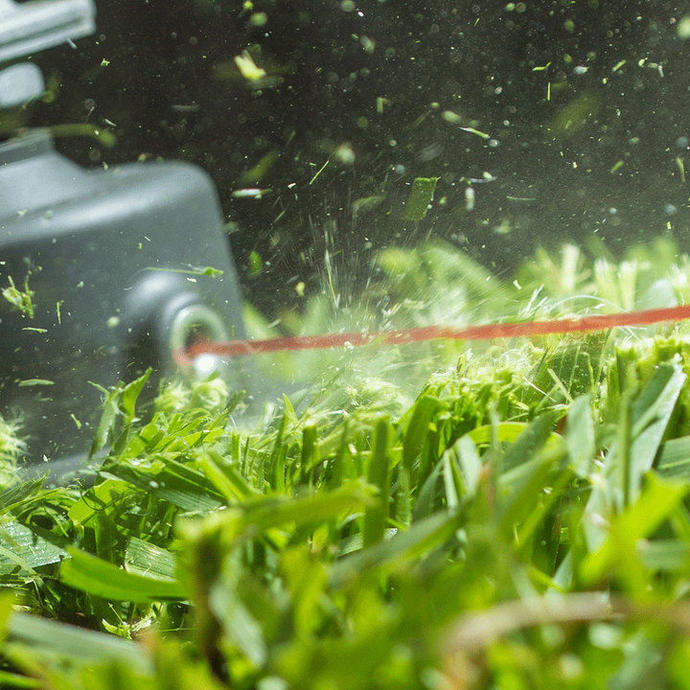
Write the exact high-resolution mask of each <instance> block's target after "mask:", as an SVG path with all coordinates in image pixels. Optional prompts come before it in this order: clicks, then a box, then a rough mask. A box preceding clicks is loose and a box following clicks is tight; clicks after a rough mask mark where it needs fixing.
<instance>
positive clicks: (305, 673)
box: [0, 206, 690, 690]
mask: <svg viewBox="0 0 690 690" xmlns="http://www.w3.org/2000/svg"><path fill="white" fill-rule="evenodd" d="M420 208H421V206H420ZM420 212H421V211H420ZM378 262H379V267H380V268H381V271H380V272H379V274H380V275H381V276H382V277H381V278H380V279H379V282H378V283H376V284H374V285H372V286H370V288H369V289H368V290H367V295H365V296H362V298H361V299H360V300H355V301H353V304H355V305H356V306H353V307H351V308H350V309H342V308H338V309H336V307H335V306H334V304H333V303H332V301H329V299H328V298H327V297H325V296H320V297H317V298H314V299H312V300H311V301H310V302H309V303H308V304H307V305H306V307H305V309H304V312H303V313H302V314H301V315H297V314H294V313H286V314H285V319H284V321H283V328H284V330H283V332H282V334H283V335H290V334H295V333H305V332H306V333H309V332H312V333H313V332H318V331H319V330H322V329H323V326H324V324H328V325H329V326H330V327H332V328H334V329H338V328H342V329H345V328H350V329H352V328H353V327H354V329H355V330H356V329H357V328H360V327H361V328H370V327H376V328H387V327H392V328H404V327H410V326H424V325H428V324H430V323H435V322H443V323H447V324H449V325H453V326H462V325H466V324H468V323H478V322H487V321H490V320H497V319H499V318H509V319H514V320H517V319H538V318H541V319H545V318H558V317H565V316H577V315H583V314H592V313H607V312H615V311H620V310H622V309H649V308H662V307H669V306H674V305H677V304H684V303H687V302H688V301H689V299H688V298H689V297H690V294H689V293H690V260H688V258H687V257H686V256H684V255H680V256H679V255H678V254H677V251H676V248H675V247H674V246H673V245H672V244H670V243H669V242H668V241H666V240H664V241H661V240H659V241H657V242H656V243H654V244H652V245H649V246H646V247H636V248H634V249H632V250H631V251H630V252H629V253H628V255H627V256H626V257H625V258H624V260H623V261H622V262H618V263H616V262H614V261H613V260H612V259H611V258H610V257H608V256H607V255H606V253H605V252H604V251H603V250H601V251H600V252H599V253H598V254H596V255H594V256H589V255H585V254H584V253H583V252H582V251H581V250H579V249H578V248H576V247H574V246H567V247H565V248H563V250H562V251H561V252H560V253H559V254H556V255H551V254H548V253H546V252H540V253H539V254H538V255H537V256H536V257H535V259H534V260H533V261H532V262H530V263H529V264H527V265H526V266H525V267H524V268H523V269H521V270H520V272H519V273H518V275H517V276H516V277H515V281H514V282H512V277H511V279H510V280H505V281H503V280H498V279H496V278H495V277H493V276H490V275H489V274H487V273H486V272H485V271H484V269H483V268H481V267H480V266H478V265H475V264H473V263H472V262H471V261H470V260H469V259H467V257H465V256H463V255H462V254H460V253H457V252H455V251H454V250H451V249H449V248H448V247H444V246H442V245H439V244H431V245H427V246H424V247H421V248H419V249H417V250H415V251H407V250H402V249H395V250H393V249H391V250H387V251H386V252H384V253H383V254H382V255H380V256H379V258H378ZM384 296H386V299H389V300H390V301H389V302H387V303H386V304H388V305H389V306H388V307H386V310H385V312H386V313H385V314H384V315H383V316H382V310H381V304H382V299H383V297H384ZM396 305H397V306H396ZM506 309H510V310H511V311H510V313H506ZM247 322H248V324H249V327H250V329H251V331H252V333H253V334H254V335H255V336H256V337H266V336H270V335H277V334H276V333H274V332H272V331H271V329H270V328H269V327H268V324H266V323H265V322H264V321H263V320H262V319H261V317H260V315H258V314H256V313H255V312H251V311H248V319H247ZM687 332H688V325H687V324H685V323H678V324H676V325H675V326H674V325H666V326H658V327H650V326H647V327H644V328H635V329H632V328H620V329H617V330H615V331H611V332H604V333H594V334H589V335H575V334H574V335H572V336H569V337H567V338H559V337H554V336H548V337H541V338H538V339H534V340H532V341H527V340H524V339H523V340H513V341H498V342H493V343H477V344H474V345H472V346H471V347H470V346H469V345H468V344H458V343H443V342H437V343H424V344H420V345H415V346H412V345H411V346H406V347H396V348H389V349H384V348H379V349H365V351H363V352H361V353H355V352H346V353H343V352H336V351H325V352H303V353H282V354H281V355H275V356H273V355H272V356H268V355H264V356H259V357H257V358H256V366H257V368H258V370H259V371H263V373H264V375H265V376H266V377H268V376H272V377H273V378H274V379H276V378H277V377H278V376H279V375H282V376H284V377H285V378H286V379H290V380H291V381H292V382H293V393H291V394H290V396H289V397H286V398H284V400H283V401H282V402H281V403H280V404H277V405H274V406H273V407H271V406H268V407H267V409H266V411H265V414H264V415H263V416H262V417H261V418H260V419H259V420H258V421H255V422H254V423H253V426H251V427H250V426H249V422H242V424H244V427H240V426H237V423H238V420H239V422H241V420H242V416H241V415H240V408H241V406H242V404H243V403H242V401H241V395H239V394H237V392H234V391H228V389H227V387H226V385H225V384H224V383H223V380H222V379H221V378H215V379H211V380H209V381H204V382H200V383H193V384H184V383H180V382H176V383H171V384H170V385H168V386H167V387H166V388H165V389H163V390H162V391H161V393H160V395H159V396H158V398H157V400H156V402H155V403H154V404H153V405H152V406H148V407H146V406H142V405H140V404H139V405H138V404H137V399H138V395H139V392H140V390H141V389H142V386H143V384H144V380H143V379H142V380H140V381H135V382H132V383H130V384H128V385H126V386H125V385H122V386H120V387H118V388H115V389H113V390H110V391H106V392H105V393H104V396H105V400H104V412H103V418H102V421H101V424H100V425H99V426H98V429H97V433H96V435H95V439H94V452H99V453H101V454H103V453H104V454H106V456H107V457H106V460H105V462H104V463H103V464H102V466H99V467H97V468H96V469H95V470H94V479H93V481H92V482H91V483H89V484H87V485H84V486H81V485H79V484H73V485H70V486H66V487H60V488H49V487H48V486H46V485H45V484H44V483H43V482H42V481H41V480H31V481H20V480H18V479H17V473H16V471H15V467H16V466H17V463H18V462H20V459H21V454H22V450H23V446H22V444H21V440H20V439H19V438H18V435H19V436H20V435H21V430H19V431H18V429H17V423H15V422H14V421H12V423H10V421H9V420H6V421H5V422H3V423H2V424H0V458H1V459H2V463H3V468H4V471H3V472H2V473H1V474H0V481H1V482H2V490H1V491H0V515H1V516H2V521H1V522H0V531H1V532H2V542H1V545H0V579H1V582H2V585H3V589H4V595H3V596H2V597H0V632H1V634H2V637H1V640H2V641H1V653H2V666H1V667H0V685H2V687H8V688H12V687H15V688H75V689H78V688H84V689H87V688H88V689H93V688H104V689H106V688H108V689H111V688H112V689H113V690H115V689H116V688H136V687H147V688H211V689H213V688H230V687H231V688H258V689H259V690H282V689H288V688H295V689H304V688H307V689H308V688H314V689H319V690H322V689H325V688H329V689H330V688H342V689H343V690H353V689H354V690H356V689H358V688H361V689H365V688H366V689H370V688H380V689H383V688H396V689H399V688H427V689H428V688H439V689H445V688H480V687H501V688H508V687H510V688H534V687H536V688H552V687H559V688H561V687H563V688H568V687H572V688H582V687H606V686H611V687H615V688H636V687H640V686H642V685H645V686H648V687H688V675H687V669H688V668H690V641H689V640H690V635H689V633H690V603H689V602H688V598H687V591H688V586H687V583H688V582H689V581H690V513H689V512H688V500H689V499H688V495H689V491H690V393H689V391H690V389H689V388H688V373H689V372H690V339H688V336H687ZM262 357H263V358H262ZM307 372H308V375H307ZM295 382H297V384H300V382H301V386H302V388H300V389H299V390H295ZM298 387H299V386H298Z"/></svg>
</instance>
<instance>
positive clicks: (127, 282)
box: [0, 0, 244, 473]
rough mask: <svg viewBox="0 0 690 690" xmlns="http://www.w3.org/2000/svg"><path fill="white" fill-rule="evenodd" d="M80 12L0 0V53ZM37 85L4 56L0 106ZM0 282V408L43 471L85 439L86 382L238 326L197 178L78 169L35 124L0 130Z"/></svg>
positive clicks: (212, 198)
mask: <svg viewBox="0 0 690 690" xmlns="http://www.w3.org/2000/svg"><path fill="white" fill-rule="evenodd" d="M93 14H94V9H93V5H92V4H91V2H83V1H81V0H78V1H73V0H57V1H52V2H48V3H44V2H30V3H24V4H21V5H15V4H14V3H13V2H8V0H0V61H2V60H7V59H10V58H15V57H18V56H20V55H28V54H29V53H32V52H34V51H35V50H37V49H43V48H46V47H48V46H49V45H53V44H54V43H56V42H59V41H64V40H66V39H68V38H74V37H76V36H77V35H83V34H84V33H88V32H89V31H90V30H92V28H93V22H92V18H93ZM68 20H69V21H68ZM51 22H53V23H52V24H51ZM51 27H52V29H53V30H54V31H53V32H52V33H51ZM68 27H71V30H72V31H73V32H74V33H72V34H70V31H68V30H67V28H68ZM51 37H52V39H53V40H51ZM56 38H57V40H55V39H56ZM8 75H9V76H8ZM42 88H43V84H42V78H41V76H40V73H37V70H36V68H35V66H34V65H32V64H29V63H27V64H26V65H22V64H15V65H13V66H11V67H7V68H5V69H4V70H3V71H0V107H13V106H16V105H17V104H19V103H21V102H23V101H26V100H28V99H30V98H32V97H35V96H37V95H39V94H40V92H41V90H42ZM0 290H2V296H1V297H0V328H1V329H2V337H1V338H0V414H2V415H3V416H5V417H9V418H11V417H15V416H18V417H20V418H21V419H22V421H23V432H24V433H25V434H26V436H27V437H28V439H27V440H28V456H29V459H30V461H32V462H40V461H41V460H42V458H43V456H46V457H47V458H48V459H49V460H50V466H49V467H50V469H51V471H53V472H57V473H62V472H64V471H65V470H67V469H69V468H71V467H72V466H74V465H75V464H76V462H77V461H78V460H80V459H81V458H83V457H84V456H85V455H86V454H87V453H88V450H89V448H90V444H91V438H92V435H93V425H94V422H95V421H97V418H98V414H99V408H100V398H101V393H100V392H99V390H98V388H97V387H95V386H93V385H91V383H90V382H93V383H96V384H98V385H100V386H106V387H107V386H110V385H113V384H115V383H116V382H117V381H118V380H130V379H132V378H134V377H135V376H136V375H137V374H140V373H141V372H142V371H143V370H144V369H145V368H146V367H148V366H151V367H153V368H154V371H155V372H156V374H157V375H165V374H168V373H171V372H172V371H173V370H174V368H175V362H174V358H173V353H174V352H175V351H177V350H179V349H180V348H181V347H184V346H185V345H186V344H187V342H188V341H191V340H192V339H193V338H195V337H199V336H200V337H205V338H208V339H212V340H218V339H226V338H232V337H240V338H241V337H243V336H244V331H243V326H242V320H241V301H240V296H239V292H238V287H237V280H236V273H235V269H234V266H233V262H232V259H231V256H230V254H229V249H228V243H227V238H226V236H225V232H224V228H223V222H222V217H221V213H220V209H219V204H218V200H217V196H216V192H215V189H214V187H213V184H212V183H211V181H210V179H209V177H208V176H207V175H206V174H205V173H204V172H203V171H201V170H200V169H198V168H196V167H194V166H192V165H187V164H183V163H135V164H128V165H122V166H118V167H115V168H111V169H109V170H90V171H87V170H84V169H82V168H80V167H79V166H77V165H75V164H74V163H72V162H71V161H69V160H68V159H66V158H65V157H63V156H61V155H59V154H58V153H57V152H56V151H55V149H54V148H53V143H52V140H51V137H50V135H49V133H48V132H46V131H33V132H31V133H29V134H27V135H25V136H20V137H16V138H13V139H9V140H5V141H1V142H0ZM238 377H239V378H240V380H238V381H237V384H238V385H239V386H243V382H242V380H241V374H238Z"/></svg>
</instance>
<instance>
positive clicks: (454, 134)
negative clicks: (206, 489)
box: [26, 0, 690, 313]
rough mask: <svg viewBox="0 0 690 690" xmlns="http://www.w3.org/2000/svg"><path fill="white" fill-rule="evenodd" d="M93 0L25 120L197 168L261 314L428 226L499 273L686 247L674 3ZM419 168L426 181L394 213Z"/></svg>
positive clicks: (683, 93)
mask: <svg viewBox="0 0 690 690" xmlns="http://www.w3.org/2000/svg"><path fill="white" fill-rule="evenodd" d="M97 7H98V18H97V22H98V28H99V35H97V36H94V37H91V38H86V39H82V40H80V41H79V42H78V44H77V46H76V49H75V48H70V47H67V46H66V47H64V48H58V49H55V50H52V51H49V52H48V53H45V54H42V55H40V56H36V61H37V62H38V63H39V64H40V65H41V66H42V67H43V68H44V70H45V72H46V75H47V76H48V77H49V87H50V88H49V95H48V97H47V98H46V101H48V102H44V103H41V104H39V106H38V107H35V108H34V109H33V111H32V112H31V114H30V119H27V122H26V124H31V125H39V124H40V125H54V124H64V123H89V124H93V125H96V126H98V127H99V128H100V129H101V130H102V131H105V130H107V131H112V133H113V134H114V135H115V136H116V138H117V139H116V144H115V145H114V146H113V147H112V148H106V147H103V146H102V144H101V143H100V142H99V141H97V140H95V139H90V138H73V137H70V138H61V139H60V140H59V147H60V148H61V150H62V151H63V152H65V153H67V154H68V155H69V156H71V157H72V158H74V159H76V160H77V161H79V162H81V163H83V164H85V165H92V166H93V165H101V164H103V163H107V164H108V165H114V164H116V163H118V162H123V161H131V160H136V159H138V158H140V157H142V158H146V157H148V158H156V157H163V158H166V159H173V158H178V159H184V160H187V161H192V162H195V163H197V164H199V165H200V166H202V167H204V168H205V169H206V170H207V171H208V172H209V173H210V174H211V176H212V177H213V179H214V181H215V183H216V185H217V187H218V191H219V196H220V200H221V203H222V206H223V211H224V213H225V216H226V220H227V221H228V233H229V241H230V242H231V244H232V249H233V252H234V255H235V259H236V262H237V264H238V268H239V271H240V276H241V280H242V283H243V288H244V291H245V295H246V296H248V297H249V298H250V299H251V300H252V301H253V302H254V303H255V304H257V305H258V306H259V307H260V308H261V309H262V310H264V311H265V312H267V313H272V312H275V311H276V310H277V309H278V308H279V307H280V305H281V304H285V303H288V302H294V301H295V299H296V293H295V287H294V286H295V285H296V284H297V283H298V282H300V281H303V282H305V284H306V290H307V294H308V293H309V291H310V290H311V291H313V290H316V289H318V284H319V274H320V272H321V271H322V269H323V264H324V253H325V252H326V250H328V252H329V256H330V260H331V262H332V264H333V265H336V266H337V267H338V269H339V271H340V272H341V274H343V275H348V276H354V277H356V278H357V279H359V280H357V279H356V280H354V281H352V282H354V283H356V282H361V279H363V278H364V277H365V275H366V272H367V271H368V270H369V268H368V267H369V265H370V261H371V256H372V252H375V251H376V249H377V248H380V247H381V246H384V245H388V244H391V243H401V244H411V243H412V244H413V243H415V242H416V241H418V240H420V239H422V238H426V237H428V236H429V235H431V236H436V237H441V238H445V239H447V240H449V241H451V242H453V243H455V244H457V245H459V246H462V247H464V248H465V249H466V250H467V252H468V253H470V254H471V255H473V256H475V257H477V258H479V259H480V260H481V261H482V262H483V263H485V264H486V265H488V266H492V267H493V268H495V269H496V270H499V271H502V270H508V269H509V267H510V266H511V265H513V264H515V263H516V262H518V261H520V260H521V259H522V258H523V257H525V256H527V255H528V254H529V252H531V251H532V250H533V249H534V248H535V246H536V245H537V244H544V245H546V246H554V245H556V244H558V243H560V242H562V241H564V240H567V239H571V240H574V241H577V242H581V243H587V242H590V241H592V240H593V239H596V238H600V239H602V240H604V241H605V242H606V244H607V245H608V246H609V247H610V248H611V250H612V251H613V252H614V253H616V252H620V251H621V250H622V249H623V248H624V247H625V246H627V245H628V244H630V243H632V242H634V241H637V240H640V239H645V238H650V239H651V238H652V237H654V236H656V235H658V234H660V233H667V232H672V233H674V234H675V235H676V237H677V239H678V240H679V242H680V243H681V245H682V246H683V248H688V242H687V240H686V236H687V230H688V217H689V213H688V193H689V192H688V183H687V182H686V181H685V174H687V173H686V172H685V168H686V167H687V168H690V160H689V158H688V156H687V151H688V123H689V116H688V113H689V112H690V92H689V90H688V89H689V80H688V57H689V52H690V51H689V48H690V40H689V39H687V38H684V36H685V34H687V33H689V32H690V31H689V29H688V24H689V23H690V17H686V18H685V19H683V11H682V9H681V3H677V2H663V1H659V2H654V3H650V2H633V1H629V2H628V1H623V0H619V1H617V2H615V1H611V0H606V1H604V0H588V1H587V0H578V1H577V2H570V1H569V0H568V1H564V0H561V1H556V2H517V3H512V2H511V3H505V2H496V3H487V2H482V3H480V2H454V1H452V0H429V1H428V2H413V1H407V2H401V1H399V0H398V1H396V0H383V1H380V0H378V1H377V0H343V1H341V0H300V1H297V0H255V1H254V2H250V1H247V2H244V3H242V2H241V1H239V0H237V1H230V0H223V1H220V0H218V1H214V0H189V1H187V2H183V1H180V0H176V1H172V2H171V1H168V2H162V1H160V0H151V1H149V2H143V1H137V2H131V1H129V2H124V1H123V0H120V1H112V0H111V1H110V2H105V1H100V2H98V1H97ZM685 11H686V13H687V7H686V9H685ZM238 56H239V57H240V61H239V62H240V64H241V65H242V70H243V71H244V74H243V73H242V70H240V69H239V68H238V61H236V60H235V58H236V57H238ZM324 166H325V167H324ZM319 171H320V172H319ZM687 172H688V173H690V171H687ZM415 177H439V178H440V179H439V181H438V185H437V187H436V191H435V195H434V201H433V205H432V208H431V209H430V211H429V213H428V214H427V216H426V217H425V218H423V219H421V220H414V219H413V220H408V219H406V218H405V206H404V204H405V201H406V200H407V199H408V197H409V193H410V189H411V183H412V181H413V180H414V178H415ZM256 190H261V191H256ZM408 215H409V214H408ZM193 232H194V229H193V228H190V241H193Z"/></svg>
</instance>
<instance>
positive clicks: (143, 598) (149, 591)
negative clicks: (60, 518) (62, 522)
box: [60, 548, 187, 603]
mask: <svg viewBox="0 0 690 690" xmlns="http://www.w3.org/2000/svg"><path fill="white" fill-rule="evenodd" d="M68 552H69V555H70V556H71V559H70V560H68V561H65V562H64V563H63V564H62V566H61V568H60V580H61V581H62V582H64V583H65V584H67V585H69V586H70V587H74V588H75V589H79V590H81V591H83V592H87V593H88V594H92V595H94V596H97V597H102V598H103V599H113V600H115V601H131V602H135V603H149V602H155V601H166V600H167V601H169V600H173V601H181V600H184V599H186V598H187V593H186V591H185V590H184V588H183V587H182V585H181V584H180V583H179V582H177V581H176V580H170V579H167V578H166V579H162V578H155V577H150V576H144V575H138V574H135V573H128V572H127V571H126V570H123V569H122V568H118V567H117V566H116V565H114V564H113V563H108V562H107V561H104V560H101V559H100V558H97V557H96V556H92V555H91V554H88V553H86V552H84V551H80V550H79V549H75V548H70V549H69V550H68Z"/></svg>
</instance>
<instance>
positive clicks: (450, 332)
mask: <svg viewBox="0 0 690 690" xmlns="http://www.w3.org/2000/svg"><path fill="white" fill-rule="evenodd" d="M689 318H690V305H685V306H682V307H667V308H664V309H647V310H644V311H629V312H622V313H619V314H601V315H597V316H583V317H582V318H579V319H558V320H553V321H521V322H518V323H488V324H484V325H481V326H468V327H466V328H452V327H450V326H422V327H420V328H406V329H403V330H395V331H378V332H369V333H367V332H364V333H361V332H360V333H357V332H355V333H324V334H322V335H297V336H287V337H282V338H271V339H268V340H229V341H226V342H212V341H204V340H201V341H197V342H195V343H194V344H192V345H191V346H189V347H188V348H187V349H186V350H184V351H179V352H177V353H175V359H176V360H177V362H178V363H179V364H181V365H184V364H188V363H189V360H190V359H191V358H193V357H197V356H198V355H201V354H212V355H216V356H217V357H228V358H230V357H242V356H245V355H255V354H261V353H269V352H295V351H297V350H323V349H328V348H334V347H363V346H365V345H380V346H387V345H403V344H405V343H418V342H422V341H426V340H443V339H445V340H492V339H494V338H524V337H530V336H537V335H553V334H559V333H586V332H590V331H603V330H607V329H609V328H615V327H618V326H645V325H649V324H655V323H663V322H668V321H682V320H683V319H689Z"/></svg>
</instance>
